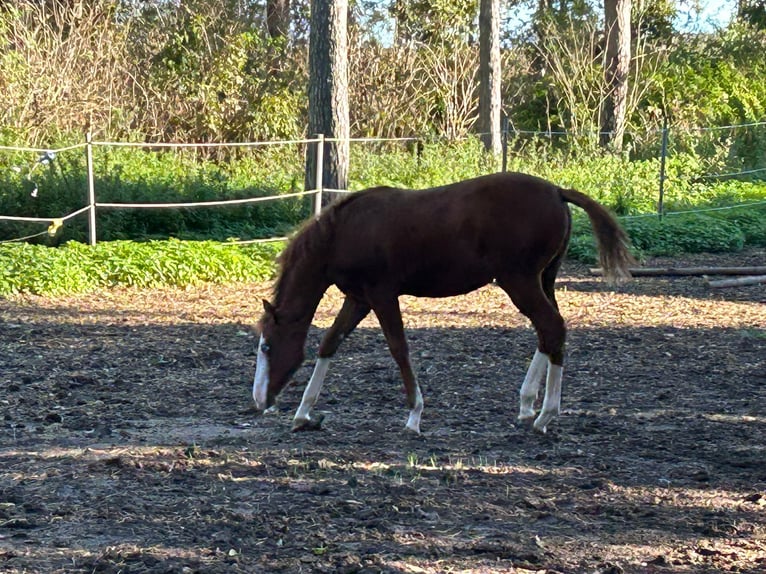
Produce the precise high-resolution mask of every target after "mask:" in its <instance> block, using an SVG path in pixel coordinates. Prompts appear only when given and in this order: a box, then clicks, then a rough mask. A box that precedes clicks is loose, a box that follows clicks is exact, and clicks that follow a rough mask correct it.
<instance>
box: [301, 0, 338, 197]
mask: <svg viewBox="0 0 766 574" xmlns="http://www.w3.org/2000/svg"><path fill="white" fill-rule="evenodd" d="M310 27H311V29H310V31H309V89H308V99H309V110H308V111H309V125H308V128H309V136H310V137H313V136H314V135H317V134H324V135H325V137H326V138H331V139H337V140H339V141H330V142H327V143H326V147H325V153H324V161H323V170H322V173H323V178H322V179H323V182H322V185H323V187H324V188H330V189H347V188H348V161H349V142H348V137H349V116H348V33H347V28H348V1H347V0H312V2H311V21H310ZM305 186H306V189H315V188H316V145H315V144H312V145H310V146H309V148H308V150H307V153H306V180H305Z"/></svg>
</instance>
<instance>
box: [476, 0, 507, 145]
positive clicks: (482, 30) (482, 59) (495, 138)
mask: <svg viewBox="0 0 766 574" xmlns="http://www.w3.org/2000/svg"><path fill="white" fill-rule="evenodd" d="M501 82H502V78H501V75H500V0H481V3H480V6H479V131H480V132H481V134H482V141H483V142H484V148H485V149H486V150H487V151H488V152H492V153H493V154H494V155H500V152H501V149H500V113H501V107H502V105H501V104H502V103H501V96H500V93H501V92H500V87H501Z"/></svg>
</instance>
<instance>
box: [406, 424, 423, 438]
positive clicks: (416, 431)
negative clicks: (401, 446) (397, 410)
mask: <svg viewBox="0 0 766 574" xmlns="http://www.w3.org/2000/svg"><path fill="white" fill-rule="evenodd" d="M404 432H406V433H408V434H411V435H415V436H420V427H419V426H418V427H411V426H410V425H407V426H405V427H404Z"/></svg>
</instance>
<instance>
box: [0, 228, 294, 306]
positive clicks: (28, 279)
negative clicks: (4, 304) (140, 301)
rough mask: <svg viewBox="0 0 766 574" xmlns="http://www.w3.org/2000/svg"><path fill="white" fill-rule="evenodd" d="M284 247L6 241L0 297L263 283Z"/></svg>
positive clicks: (0, 249) (0, 248) (0, 257)
mask: <svg viewBox="0 0 766 574" xmlns="http://www.w3.org/2000/svg"><path fill="white" fill-rule="evenodd" d="M282 247H283V245H282V244H281V243H279V242H276V243H267V244H256V245H248V246H242V245H235V244H226V243H218V242H213V241H200V242H195V241H178V240H168V241H148V242H143V243H141V242H132V241H112V242H106V243H99V244H97V245H95V246H88V245H85V244H82V243H78V242H74V241H71V242H68V243H65V244H64V245H62V246H60V247H58V248H55V249H54V248H50V247H45V246H42V245H30V244H27V243H6V244H3V245H0V296H8V295H12V294H18V293H32V294H40V295H43V294H45V295H63V294H69V293H84V292H89V291H94V290H97V289H106V288H111V287H160V286H175V287H186V286H190V285H197V284H200V283H205V282H213V283H235V282H240V281H263V280H265V279H268V278H269V277H271V276H272V275H273V273H274V270H275V259H276V255H277V254H278V253H279V251H280V250H281V249H282Z"/></svg>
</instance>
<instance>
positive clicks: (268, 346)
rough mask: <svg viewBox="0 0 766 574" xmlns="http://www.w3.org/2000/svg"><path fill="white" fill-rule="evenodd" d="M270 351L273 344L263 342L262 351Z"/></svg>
mask: <svg viewBox="0 0 766 574" xmlns="http://www.w3.org/2000/svg"><path fill="white" fill-rule="evenodd" d="M269 351H271V345H269V344H268V343H261V352H262V353H268V352H269Z"/></svg>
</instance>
